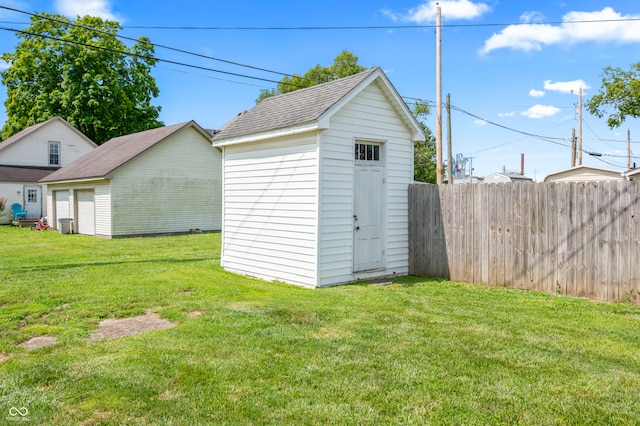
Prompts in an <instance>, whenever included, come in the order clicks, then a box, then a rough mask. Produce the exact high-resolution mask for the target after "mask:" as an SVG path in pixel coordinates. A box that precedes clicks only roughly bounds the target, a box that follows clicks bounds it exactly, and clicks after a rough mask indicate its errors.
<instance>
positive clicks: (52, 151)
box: [49, 142, 60, 166]
mask: <svg viewBox="0 0 640 426" xmlns="http://www.w3.org/2000/svg"><path fill="white" fill-rule="evenodd" d="M49 165H50V166H59V165H60V142H49Z"/></svg>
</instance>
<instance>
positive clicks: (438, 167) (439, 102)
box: [436, 3, 442, 185]
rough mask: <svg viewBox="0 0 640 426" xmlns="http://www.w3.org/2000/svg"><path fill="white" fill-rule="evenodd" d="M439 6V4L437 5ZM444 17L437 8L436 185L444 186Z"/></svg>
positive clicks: (438, 7)
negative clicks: (442, 37) (442, 49)
mask: <svg viewBox="0 0 640 426" xmlns="http://www.w3.org/2000/svg"><path fill="white" fill-rule="evenodd" d="M436 5H437V3H436ZM441 27H442V17H441V14H440V6H439V5H438V6H437V8H436V183H437V184H438V185H442V51H441V46H440V45H441V40H440V39H441V32H442V28H441Z"/></svg>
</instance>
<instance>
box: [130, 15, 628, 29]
mask: <svg viewBox="0 0 640 426" xmlns="http://www.w3.org/2000/svg"><path fill="white" fill-rule="evenodd" d="M633 21H640V18H620V19H590V20H580V21H547V22H509V23H504V22H503V23H484V24H479V23H476V24H442V27H443V28H445V27H446V28H473V27H508V26H512V25H518V26H522V25H529V26H540V25H561V24H596V23H608V22H633ZM123 28H130V29H152V30H197V31H336V30H337V31H340V30H401V29H425V28H436V25H435V24H427V25H344V26H335V25H333V26H331V25H329V26H322V25H318V26H307V27H305V26H297V27H210V26H207V27H204V26H203V27H198V26H184V25H183V26H171V25H127V26H123Z"/></svg>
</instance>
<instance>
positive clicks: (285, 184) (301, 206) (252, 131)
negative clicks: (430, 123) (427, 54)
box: [213, 68, 425, 287]
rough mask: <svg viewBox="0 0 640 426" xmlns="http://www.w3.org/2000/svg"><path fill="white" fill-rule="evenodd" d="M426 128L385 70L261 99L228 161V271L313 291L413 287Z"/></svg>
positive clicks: (231, 142) (242, 120)
mask: <svg viewBox="0 0 640 426" xmlns="http://www.w3.org/2000/svg"><path fill="white" fill-rule="evenodd" d="M424 138H425V135H424V134H423V132H422V130H421V128H420V126H419V124H418V123H417V122H416V120H415V118H414V116H413V115H412V114H411V112H410V111H409V109H408V108H407V106H406V105H405V103H404V102H403V101H402V99H401V97H400V96H399V95H398V93H397V92H396V90H395V88H394V87H393V86H392V85H391V83H390V82H389V80H388V79H387V77H386V76H385V74H384V73H383V72H382V70H380V69H379V68H376V69H373V70H369V71H365V72H363V73H360V74H356V75H353V76H350V77H345V78H342V79H339V80H335V81H332V82H329V83H324V84H320V85H317V86H313V87H310V88H307V89H302V90H298V91H294V92H291V93H287V94H284V95H280V96H276V97H272V98H268V99H265V100H264V101H262V102H261V103H260V104H258V105H256V106H255V107H254V108H253V109H251V110H250V111H246V112H244V113H242V114H240V115H238V116H237V117H235V118H234V119H233V120H231V121H230V122H228V123H227V124H225V125H224V126H223V127H222V128H221V129H220V132H219V133H217V134H216V135H215V136H214V138H213V145H214V146H217V147H221V148H222V149H223V222H222V223H223V229H222V254H221V265H222V267H224V268H225V269H227V270H229V271H233V272H238V273H241V274H245V275H251V276H255V277H259V278H263V279H268V280H279V281H283V282H287V283H293V284H298V285H303V286H307V287H315V286H330V285H335V284H341V283H347V282H352V281H357V280H359V279H371V278H377V277H387V276H399V275H406V274H408V271H409V241H408V239H409V235H408V232H409V231H408V187H409V184H411V183H412V182H413V145H414V142H417V141H424Z"/></svg>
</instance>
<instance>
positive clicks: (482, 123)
mask: <svg viewBox="0 0 640 426" xmlns="http://www.w3.org/2000/svg"><path fill="white" fill-rule="evenodd" d="M473 124H475V125H476V126H485V125H486V124H487V122H486V121H484V120H482V119H478V120H474V122H473Z"/></svg>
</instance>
